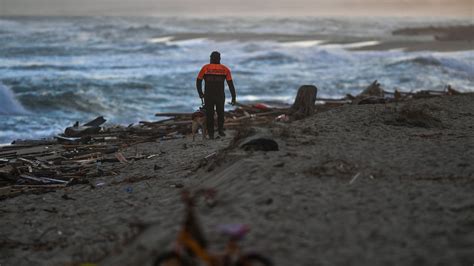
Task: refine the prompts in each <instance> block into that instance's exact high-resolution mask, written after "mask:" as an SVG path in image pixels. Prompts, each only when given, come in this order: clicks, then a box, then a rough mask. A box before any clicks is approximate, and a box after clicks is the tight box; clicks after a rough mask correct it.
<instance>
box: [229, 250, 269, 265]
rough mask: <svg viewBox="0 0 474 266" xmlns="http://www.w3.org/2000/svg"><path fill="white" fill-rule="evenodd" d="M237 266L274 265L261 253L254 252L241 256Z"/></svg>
mask: <svg viewBox="0 0 474 266" xmlns="http://www.w3.org/2000/svg"><path fill="white" fill-rule="evenodd" d="M235 266H273V263H272V262H271V261H270V260H269V259H267V258H266V257H264V256H262V255H260V254H257V253H252V254H246V255H243V256H241V257H240V258H239V259H238V260H237V262H236V263H235Z"/></svg>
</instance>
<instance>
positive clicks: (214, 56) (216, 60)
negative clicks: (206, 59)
mask: <svg viewBox="0 0 474 266" xmlns="http://www.w3.org/2000/svg"><path fill="white" fill-rule="evenodd" d="M220 63H221V54H220V53H219V52H217V51H214V52H212V53H211V64H220Z"/></svg>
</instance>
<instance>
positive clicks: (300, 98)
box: [291, 85, 318, 119]
mask: <svg viewBox="0 0 474 266" xmlns="http://www.w3.org/2000/svg"><path fill="white" fill-rule="evenodd" d="M317 93H318V88H316V86H313V85H303V86H301V87H300V88H299V89H298V93H297V94H296V98H295V102H294V103H293V105H292V106H291V115H292V116H293V117H294V118H295V119H301V118H304V117H307V116H310V115H312V114H314V109H315V106H314V103H315V102H316V94H317Z"/></svg>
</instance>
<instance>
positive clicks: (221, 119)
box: [216, 98, 225, 137]
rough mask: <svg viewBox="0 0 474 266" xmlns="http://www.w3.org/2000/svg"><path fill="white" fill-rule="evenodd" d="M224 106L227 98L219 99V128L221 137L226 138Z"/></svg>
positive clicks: (217, 103) (217, 110)
mask: <svg viewBox="0 0 474 266" xmlns="http://www.w3.org/2000/svg"><path fill="white" fill-rule="evenodd" d="M224 104H225V98H223V99H218V100H217V102H216V112H217V128H218V129H219V135H220V136H221V137H224V136H225V133H224Z"/></svg>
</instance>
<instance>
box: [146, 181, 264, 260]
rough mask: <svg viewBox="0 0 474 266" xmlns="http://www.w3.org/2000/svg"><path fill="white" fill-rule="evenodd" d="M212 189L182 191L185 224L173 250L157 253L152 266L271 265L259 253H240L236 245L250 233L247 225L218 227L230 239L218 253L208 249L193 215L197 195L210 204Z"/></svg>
mask: <svg viewBox="0 0 474 266" xmlns="http://www.w3.org/2000/svg"><path fill="white" fill-rule="evenodd" d="M215 194H216V192H215V190H211V189H201V190H198V191H196V192H195V193H191V192H189V191H187V190H185V191H183V192H182V194H181V198H182V200H183V202H184V203H185V204H186V214H185V219H184V223H183V224H182V227H181V229H180V231H179V233H178V237H177V239H176V246H175V248H174V250H172V251H168V252H165V253H162V254H160V255H159V256H158V257H157V258H156V260H155V263H154V265H155V266H198V265H206V266H272V265H273V264H272V262H271V261H270V260H269V259H268V258H266V257H264V256H262V255H260V254H258V253H243V252H242V250H241V248H240V246H239V245H238V242H239V240H241V239H242V238H243V237H244V236H245V235H246V233H248V231H249V230H250V228H249V227H248V226H247V225H241V224H233V225H223V226H220V227H219V231H220V232H221V233H223V234H225V235H227V236H228V237H229V240H228V242H227V244H226V247H225V249H224V251H223V252H221V253H220V254H213V253H211V252H209V251H208V250H207V243H206V240H205V238H204V235H203V233H202V230H201V228H200V226H199V223H198V220H197V218H196V216H195V214H194V206H195V203H196V201H197V199H198V197H199V196H203V197H204V198H205V199H206V200H208V201H210V200H212V199H214V197H215Z"/></svg>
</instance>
